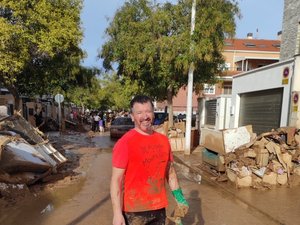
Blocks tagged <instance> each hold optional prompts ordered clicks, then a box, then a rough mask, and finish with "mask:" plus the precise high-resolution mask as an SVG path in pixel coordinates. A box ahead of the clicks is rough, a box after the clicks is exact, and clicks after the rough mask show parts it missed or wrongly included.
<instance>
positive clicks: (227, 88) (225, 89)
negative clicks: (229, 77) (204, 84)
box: [223, 84, 232, 95]
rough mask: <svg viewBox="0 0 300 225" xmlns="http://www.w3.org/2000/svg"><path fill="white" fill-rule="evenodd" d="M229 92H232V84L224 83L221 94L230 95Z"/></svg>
mask: <svg viewBox="0 0 300 225" xmlns="http://www.w3.org/2000/svg"><path fill="white" fill-rule="evenodd" d="M231 93H232V86H231V85H230V84H224V86H223V94H224V95H231Z"/></svg>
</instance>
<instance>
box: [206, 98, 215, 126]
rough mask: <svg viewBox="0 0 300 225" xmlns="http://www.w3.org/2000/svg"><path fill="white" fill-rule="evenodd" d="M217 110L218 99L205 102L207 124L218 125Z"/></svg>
mask: <svg viewBox="0 0 300 225" xmlns="http://www.w3.org/2000/svg"><path fill="white" fill-rule="evenodd" d="M216 110H217V99H213V100H208V101H206V102H205V112H206V116H205V124H206V125H213V126H215V124H216Z"/></svg>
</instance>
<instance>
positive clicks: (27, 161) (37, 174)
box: [0, 113, 67, 191]
mask: <svg viewBox="0 0 300 225" xmlns="http://www.w3.org/2000/svg"><path fill="white" fill-rule="evenodd" d="M66 161H67V159H66V158H65V157H64V156H63V155H62V154H61V153H60V152H59V151H57V150H56V149H55V148H54V147H53V146H52V144H51V143H50V142H49V140H48V139H47V138H46V137H45V135H44V133H42V132H41V131H40V130H38V129H37V128H34V127H33V126H31V124H30V123H28V122H27V121H26V120H25V119H24V118H23V117H22V116H21V115H20V114H19V113H16V114H15V115H13V116H8V115H3V114H0V184H2V185H1V186H0V187H7V186H8V184H11V186H12V187H15V186H16V185H20V184H22V185H31V184H34V183H36V182H37V181H39V180H41V179H45V177H47V176H50V175H52V174H55V173H57V169H58V168H59V167H61V166H62V165H63V164H64V163H65V162H66ZM3 184H5V185H3ZM0 191H1V189H0Z"/></svg>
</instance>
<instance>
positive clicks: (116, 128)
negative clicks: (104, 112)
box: [109, 117, 134, 138]
mask: <svg viewBox="0 0 300 225" xmlns="http://www.w3.org/2000/svg"><path fill="white" fill-rule="evenodd" d="M132 128H134V123H133V122H132V120H131V118H130V117H118V118H116V119H114V120H113V121H112V122H111V126H110V129H109V131H110V137H111V138H120V137H122V136H123V135H124V134H125V133H126V132H127V131H129V130H131V129H132Z"/></svg>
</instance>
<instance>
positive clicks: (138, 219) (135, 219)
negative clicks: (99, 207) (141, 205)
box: [123, 208, 166, 225]
mask: <svg viewBox="0 0 300 225" xmlns="http://www.w3.org/2000/svg"><path fill="white" fill-rule="evenodd" d="M123 215H124V218H125V222H126V225H165V222H166V209H165V208H163V209H158V210H151V211H144V212H124V213H123Z"/></svg>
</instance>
